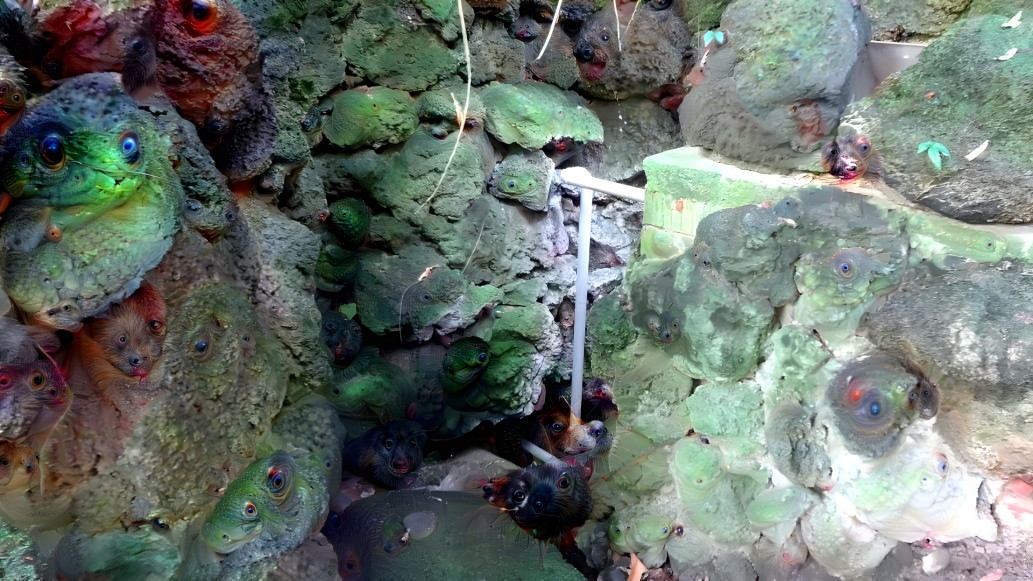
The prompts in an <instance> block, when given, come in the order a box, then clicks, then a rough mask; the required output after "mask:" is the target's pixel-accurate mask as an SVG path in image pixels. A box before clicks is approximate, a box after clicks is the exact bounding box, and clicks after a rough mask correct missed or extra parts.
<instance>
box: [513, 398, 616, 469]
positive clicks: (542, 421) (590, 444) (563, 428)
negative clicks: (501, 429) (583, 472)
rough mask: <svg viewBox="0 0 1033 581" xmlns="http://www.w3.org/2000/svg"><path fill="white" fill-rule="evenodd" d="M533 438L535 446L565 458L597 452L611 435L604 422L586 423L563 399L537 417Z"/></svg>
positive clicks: (552, 404)
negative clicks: (598, 447)
mask: <svg viewBox="0 0 1033 581" xmlns="http://www.w3.org/2000/svg"><path fill="white" fill-rule="evenodd" d="M530 436H531V437H530V439H531V441H532V442H534V444H535V445H537V446H540V447H541V448H543V449H545V450H546V451H548V452H549V453H551V454H553V455H554V456H558V457H561V458H562V457H563V456H575V455H577V454H582V453H584V452H588V451H591V450H593V449H594V448H595V447H596V445H597V444H598V443H600V442H601V441H602V440H604V439H605V437H607V436H609V432H607V430H606V427H605V426H603V424H602V422H600V421H592V422H587V423H586V422H583V421H582V420H581V418H578V417H577V416H575V415H574V413H573V412H572V411H571V410H570V405H569V404H568V403H567V402H566V401H564V400H562V399H561V400H559V401H558V402H555V403H550V404H548V405H546V406H545V407H544V408H543V409H542V411H541V412H539V413H538V414H537V418H536V419H535V421H534V423H533V427H532V429H531V434H530Z"/></svg>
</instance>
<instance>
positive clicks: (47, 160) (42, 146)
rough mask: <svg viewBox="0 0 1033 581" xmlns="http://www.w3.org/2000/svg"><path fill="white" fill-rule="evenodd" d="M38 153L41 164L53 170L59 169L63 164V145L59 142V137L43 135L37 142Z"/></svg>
mask: <svg viewBox="0 0 1033 581" xmlns="http://www.w3.org/2000/svg"><path fill="white" fill-rule="evenodd" d="M39 155H40V158H42V159H43V165H45V166H47V167H48V168H50V169H53V170H57V169H61V166H63V165H64V164H65V146H64V145H63V144H62V143H61V137H59V136H57V135H48V136H46V137H44V138H43V139H42V140H41V141H40V142H39Z"/></svg>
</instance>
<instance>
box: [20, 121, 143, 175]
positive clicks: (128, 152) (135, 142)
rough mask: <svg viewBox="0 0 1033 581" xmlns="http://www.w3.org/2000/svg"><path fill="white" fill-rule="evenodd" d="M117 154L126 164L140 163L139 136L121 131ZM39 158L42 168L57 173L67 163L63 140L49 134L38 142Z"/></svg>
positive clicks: (58, 136)
mask: <svg viewBox="0 0 1033 581" xmlns="http://www.w3.org/2000/svg"><path fill="white" fill-rule="evenodd" d="M118 152H119V154H120V155H121V156H122V159H123V160H125V161H126V162H127V163H130V164H135V163H137V162H139V161H140V136H139V135H137V134H136V132H135V131H123V132H122V133H121V134H120V135H119V136H118ZM39 157H40V160H41V161H42V162H43V166H44V167H46V168H47V169H49V170H51V171H57V170H59V169H61V168H63V167H64V166H65V162H66V161H68V156H67V153H66V152H65V144H64V139H63V137H62V136H61V135H59V134H57V133H51V134H50V135H47V136H46V137H44V138H43V139H40V140H39Z"/></svg>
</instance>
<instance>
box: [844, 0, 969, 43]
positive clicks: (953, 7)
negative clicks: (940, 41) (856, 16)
mask: <svg viewBox="0 0 1033 581" xmlns="http://www.w3.org/2000/svg"><path fill="white" fill-rule="evenodd" d="M971 3H972V0H947V1H943V0H905V1H903V2H901V1H899V0H870V1H868V2H865V3H864V11H865V13H867V14H868V18H870V19H871V21H872V32H873V33H874V34H875V37H876V38H879V35H880V33H882V32H884V31H887V30H890V29H892V28H896V27H897V26H902V27H904V30H905V31H906V32H907V34H908V35H909V36H919V37H930V36H934V37H935V36H938V35H940V34H943V31H944V30H947V27H948V26H950V25H951V24H953V23H954V21H956V20H957V19H958V18H959V17H960V16H962V14H964V12H965V10H966V9H967V8H968V7H969V4H971Z"/></svg>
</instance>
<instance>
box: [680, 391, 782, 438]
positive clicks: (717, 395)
mask: <svg viewBox="0 0 1033 581" xmlns="http://www.w3.org/2000/svg"><path fill="white" fill-rule="evenodd" d="M685 403H686V405H687V406H688V408H689V417H690V418H691V420H692V428H693V429H694V430H696V431H697V432H699V433H701V434H707V435H713V436H747V435H751V434H758V433H760V430H761V429H762V428H763V426H764V410H763V409H762V407H761V406H762V403H763V402H762V398H761V392H760V386H758V385H757V384H756V383H753V382H743V383H731V384H728V383H704V384H703V385H701V386H699V387H698V388H696V391H695V392H693V394H692V397H690V398H689V399H688V401H686V402H685Z"/></svg>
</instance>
